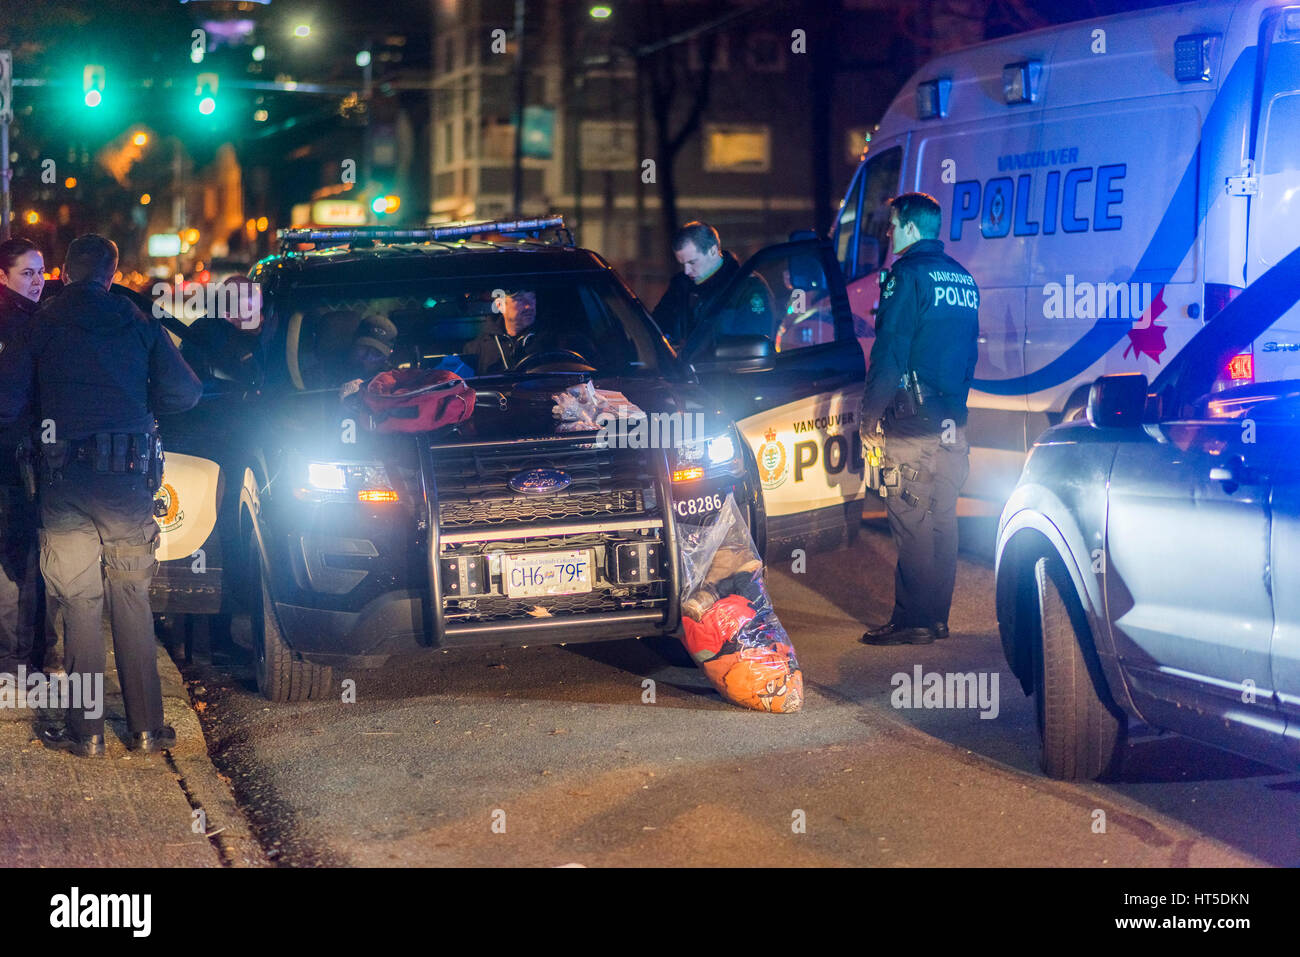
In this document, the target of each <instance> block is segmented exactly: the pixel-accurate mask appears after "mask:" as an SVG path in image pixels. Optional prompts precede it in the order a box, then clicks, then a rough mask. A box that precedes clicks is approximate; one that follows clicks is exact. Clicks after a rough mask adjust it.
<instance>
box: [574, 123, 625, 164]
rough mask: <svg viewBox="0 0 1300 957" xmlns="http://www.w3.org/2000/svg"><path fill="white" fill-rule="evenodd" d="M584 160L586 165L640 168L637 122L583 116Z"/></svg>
mask: <svg viewBox="0 0 1300 957" xmlns="http://www.w3.org/2000/svg"><path fill="white" fill-rule="evenodd" d="M581 160H582V168H583V169H593V170H604V169H637V168H638V164H637V158H636V124H635V123H628V122H623V121H621V120H620V121H612V120H583V121H582V156H581Z"/></svg>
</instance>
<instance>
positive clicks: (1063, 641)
mask: <svg viewBox="0 0 1300 957" xmlns="http://www.w3.org/2000/svg"><path fill="white" fill-rule="evenodd" d="M1064 580H1065V578H1064V571H1063V570H1062V569H1061V566H1060V564H1059V563H1058V562H1056V561H1054V560H1052V559H1049V558H1040V559H1039V560H1038V561H1037V562H1036V563H1035V564H1034V582H1035V585H1036V587H1037V592H1038V623H1039V639H1040V642H1039V644H1038V647H1037V650H1036V654H1035V661H1034V692H1035V697H1036V698H1037V699H1038V700H1037V710H1038V735H1039V740H1040V742H1041V745H1042V751H1041V765H1042V768H1043V771H1044V773H1046V774H1047V775H1048V776H1049V777H1053V778H1058V779H1060V780H1064V781H1076V780H1080V779H1087V780H1094V779H1096V778H1100V777H1103V776H1106V775H1110V774H1114V773H1115V772H1116V770H1117V769H1118V766H1119V761H1120V756H1121V754H1122V752H1123V747H1124V738H1125V731H1126V722H1125V720H1124V718H1123V717H1122V715H1119V714H1118V713H1116V712H1114V711H1112V710H1111V708H1110V707H1109V706H1108V705H1107V704H1106V702H1105V701H1103V700H1102V697H1101V694H1100V693H1099V691H1098V680H1100V676H1098V677H1097V679H1096V680H1095V679H1094V677H1093V675H1092V674H1091V673H1090V671H1089V669H1088V662H1087V660H1086V659H1085V658H1084V655H1083V640H1086V639H1087V638H1088V635H1087V634H1086V632H1085V633H1084V634H1082V635H1081V634H1080V633H1079V630H1078V629H1077V628H1076V626H1075V623H1074V621H1073V620H1072V619H1071V616H1070V606H1068V605H1067V604H1066V602H1067V600H1069V601H1072V600H1073V599H1074V594H1073V590H1072V589H1067V590H1066V591H1065V592H1063V591H1062V585H1061V584H1060V582H1062V581H1064ZM1075 610H1076V611H1079V609H1077V608H1076V609H1075ZM1079 617H1080V619H1081V618H1082V615H1080V616H1079ZM1082 627H1083V628H1085V629H1086V625H1083V626H1082Z"/></svg>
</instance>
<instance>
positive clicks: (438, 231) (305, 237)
mask: <svg viewBox="0 0 1300 957" xmlns="http://www.w3.org/2000/svg"><path fill="white" fill-rule="evenodd" d="M563 228H564V217H563V216H548V217H545V218H543V219H505V220H494V221H488V222H482V223H452V224H451V225H448V226H426V227H424V228H422V229H394V228H392V227H390V226H353V227H348V228H344V229H312V228H310V227H299V228H296V229H281V230H278V231H277V232H276V238H277V239H278V240H279V241H280V242H281V243H346V242H351V241H353V240H356V239H377V240H404V239H405V240H421V241H425V242H429V241H432V242H439V241H441V240H444V239H468V238H469V237H470V236H481V235H483V234H484V233H503V234H508V233H536V232H541V231H542V230H544V229H563Z"/></svg>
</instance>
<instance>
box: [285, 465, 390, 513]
mask: <svg viewBox="0 0 1300 957" xmlns="http://www.w3.org/2000/svg"><path fill="white" fill-rule="evenodd" d="M304 473H305V474H304V477H305V478H306V482H305V483H303V484H301V485H299V486H298V487H297V488H295V489H294V490H293V494H294V497H295V498H297V499H300V500H301V501H304V502H315V503H320V502H396V501H397V500H398V494H397V490H396V489H395V488H393V483H392V482H390V481H389V480H388V473H387V472H386V471H385V469H384V467H383V466H382V465H374V464H371V463H366V462H307V463H306V469H305V470H304Z"/></svg>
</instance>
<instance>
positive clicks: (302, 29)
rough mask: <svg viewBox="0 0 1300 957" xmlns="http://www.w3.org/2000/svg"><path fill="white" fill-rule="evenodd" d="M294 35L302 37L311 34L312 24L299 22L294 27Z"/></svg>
mask: <svg viewBox="0 0 1300 957" xmlns="http://www.w3.org/2000/svg"><path fill="white" fill-rule="evenodd" d="M293 35H294V36H296V37H298V38H300V39H301V38H303V37H309V36H311V26H310V24H306V23H300V24H298V25H297V26H296V27H294V28H293Z"/></svg>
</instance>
